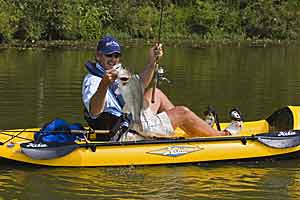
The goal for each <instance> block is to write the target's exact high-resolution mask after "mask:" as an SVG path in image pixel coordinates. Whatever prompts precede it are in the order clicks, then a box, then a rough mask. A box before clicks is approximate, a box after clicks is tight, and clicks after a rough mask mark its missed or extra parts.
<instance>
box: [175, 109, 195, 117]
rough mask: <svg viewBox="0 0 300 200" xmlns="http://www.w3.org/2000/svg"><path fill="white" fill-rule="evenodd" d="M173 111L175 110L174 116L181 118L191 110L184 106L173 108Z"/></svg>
mask: <svg viewBox="0 0 300 200" xmlns="http://www.w3.org/2000/svg"><path fill="white" fill-rule="evenodd" d="M174 109H175V112H176V114H178V115H180V116H182V117H184V116H186V115H188V114H189V113H190V112H191V110H190V109H189V108H188V107H185V106H175V108H174Z"/></svg>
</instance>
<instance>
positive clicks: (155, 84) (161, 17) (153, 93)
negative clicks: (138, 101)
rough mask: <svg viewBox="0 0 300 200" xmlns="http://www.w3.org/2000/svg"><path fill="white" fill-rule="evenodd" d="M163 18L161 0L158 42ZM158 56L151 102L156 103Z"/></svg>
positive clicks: (161, 2) (161, 3)
mask: <svg viewBox="0 0 300 200" xmlns="http://www.w3.org/2000/svg"><path fill="white" fill-rule="evenodd" d="M162 19H163V0H160V19H159V29H158V41H157V43H158V44H160V34H161V27H162ZM158 66H159V64H158V57H156V64H155V70H154V80H153V81H154V83H153V87H152V96H151V102H152V103H155V90H156V88H157V85H158V80H159V77H158Z"/></svg>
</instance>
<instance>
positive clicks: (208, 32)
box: [0, 0, 300, 50]
mask: <svg viewBox="0 0 300 200" xmlns="http://www.w3.org/2000/svg"><path fill="white" fill-rule="evenodd" d="M163 3H164V6H163V8H164V9H163V10H164V12H163V22H162V33H161V37H162V42H163V43H164V44H165V45H166V46H185V47H192V48H205V47H210V46H224V45H225V46H247V47H267V46H285V45H291V44H293V45H294V44H296V45H298V44H299V43H300V1H299V0H238V1H233V0H163ZM0 5H1V7H0V49H6V48H18V49H26V48H47V49H56V48H58V49H91V50H94V49H95V44H96V42H97V41H98V39H99V38H100V37H101V36H103V35H113V36H115V37H116V38H118V39H119V40H120V41H121V42H122V43H123V44H124V46H125V47H134V46H138V45H148V44H149V45H150V43H153V42H154V41H155V40H156V38H157V35H158V28H159V19H160V8H161V4H160V0H124V1H116V0H102V1H97V0H47V1H40V0H22V1H19V0H0Z"/></svg>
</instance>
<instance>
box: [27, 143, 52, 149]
mask: <svg viewBox="0 0 300 200" xmlns="http://www.w3.org/2000/svg"><path fill="white" fill-rule="evenodd" d="M26 147H28V148H30V147H34V148H38V147H48V145H47V144H40V143H38V144H35V143H29V144H27V145H26Z"/></svg>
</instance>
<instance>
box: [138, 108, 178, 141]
mask: <svg viewBox="0 0 300 200" xmlns="http://www.w3.org/2000/svg"><path fill="white" fill-rule="evenodd" d="M141 121H142V125H143V129H144V132H154V133H160V134H162V135H166V136H170V135H173V133H174V129H173V126H172V123H171V121H170V119H169V116H168V115H167V113H166V112H161V113H159V114H154V113H153V112H152V111H151V109H150V108H149V107H148V108H147V109H146V110H144V111H143V112H142V114H141Z"/></svg>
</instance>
